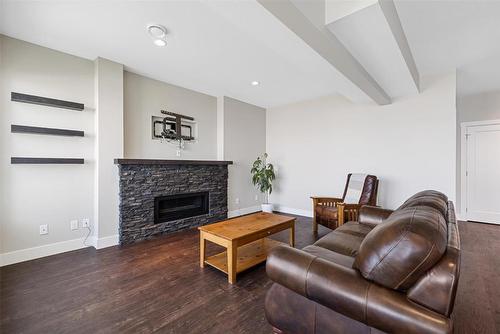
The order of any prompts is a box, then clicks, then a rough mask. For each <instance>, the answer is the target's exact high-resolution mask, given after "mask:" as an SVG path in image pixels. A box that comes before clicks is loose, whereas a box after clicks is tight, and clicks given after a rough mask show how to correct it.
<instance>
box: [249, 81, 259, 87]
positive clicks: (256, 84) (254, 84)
mask: <svg viewBox="0 0 500 334" xmlns="http://www.w3.org/2000/svg"><path fill="white" fill-rule="evenodd" d="M251 84H252V86H258V85H259V84H260V82H258V81H252V82H251Z"/></svg>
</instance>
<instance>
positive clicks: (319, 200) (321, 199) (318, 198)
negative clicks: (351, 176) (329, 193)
mask: <svg viewBox="0 0 500 334" xmlns="http://www.w3.org/2000/svg"><path fill="white" fill-rule="evenodd" d="M311 199H312V200H313V201H314V203H316V204H319V203H339V202H340V203H341V202H342V201H343V200H342V198H338V197H324V196H311Z"/></svg>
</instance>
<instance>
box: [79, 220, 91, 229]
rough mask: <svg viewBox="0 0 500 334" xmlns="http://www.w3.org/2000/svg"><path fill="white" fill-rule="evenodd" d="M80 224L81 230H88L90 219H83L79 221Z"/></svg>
mask: <svg viewBox="0 0 500 334" xmlns="http://www.w3.org/2000/svg"><path fill="white" fill-rule="evenodd" d="M81 223H82V227H83V228H90V219H88V218H83V219H82V220H81Z"/></svg>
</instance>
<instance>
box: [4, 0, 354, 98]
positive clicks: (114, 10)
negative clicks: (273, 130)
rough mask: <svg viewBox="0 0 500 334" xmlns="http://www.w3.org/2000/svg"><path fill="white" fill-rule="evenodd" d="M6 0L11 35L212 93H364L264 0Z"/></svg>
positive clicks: (249, 95)
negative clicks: (152, 32) (159, 39)
mask: <svg viewBox="0 0 500 334" xmlns="http://www.w3.org/2000/svg"><path fill="white" fill-rule="evenodd" d="M2 3H3V9H2V11H1V14H0V15H1V17H0V32H1V33H3V34H5V35H8V36H10V37H14V38H18V39H21V40H25V41H28V42H31V43H34V44H38V45H42V46H46V47H49V48H52V49H56V50H60V51H63V52H67V53H69V54H73V55H77V56H80V57H84V58H87V59H90V60H94V59H95V58H96V57H98V56H100V57H104V58H107V59H110V60H113V61H116V62H119V63H122V64H124V65H125V66H126V68H127V69H128V70H130V71H133V72H136V73H139V74H143V75H146V76H148V77H151V78H154V79H158V80H161V81H165V82H168V83H172V84H175V85H179V86H182V87H186V88H189V89H193V90H197V91H200V92H203V93H206V94H210V95H213V96H222V95H225V96H230V97H233V98H236V99H239V100H242V101H245V102H249V103H252V104H255V105H258V106H262V107H270V106H276V105H282V104H286V103H290V102H295V101H300V100H304V99H310V98H315V97H318V96H324V95H328V94H331V93H332V92H340V93H341V94H344V95H346V96H350V97H354V98H355V97H356V96H358V97H363V96H364V93H362V92H361V91H360V90H359V89H358V88H357V87H356V86H354V85H353V84H351V83H350V82H349V81H348V80H346V79H345V78H344V77H343V76H342V75H341V74H340V73H339V72H338V71H337V70H336V69H335V68H333V67H332V66H331V65H330V64H329V63H328V62H327V61H325V60H324V59H323V58H322V57H321V56H319V55H318V54H317V53H316V52H314V51H313V50H312V49H310V48H309V47H308V46H307V45H306V44H305V43H304V42H303V41H302V40H300V39H299V38H298V37H297V36H295V34H293V33H292V32H291V31H290V30H289V29H288V28H286V27H285V26H284V25H282V24H281V23H280V22H279V21H277V20H276V19H275V18H274V17H273V16H272V15H271V14H269V13H268V12H267V11H266V10H265V9H264V8H263V7H262V6H261V5H260V4H258V3H257V2H255V1H245V2H229V1H212V2H209V1H9V0H4V1H2ZM150 23H159V24H162V25H164V26H165V27H166V28H167V30H168V35H167V41H168V44H167V46H166V47H164V48H159V47H156V46H155V45H153V43H152V41H151V38H150V37H149V35H148V34H147V31H146V26H147V25H148V24H150ZM254 80H257V81H259V82H260V85H259V86H252V85H251V84H250V83H251V82H252V81H254Z"/></svg>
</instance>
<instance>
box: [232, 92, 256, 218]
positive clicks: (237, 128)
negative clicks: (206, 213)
mask: <svg viewBox="0 0 500 334" xmlns="http://www.w3.org/2000/svg"><path fill="white" fill-rule="evenodd" d="M223 108H224V113H223V118H224V122H223V123H224V125H223V126H224V129H223V138H224V146H223V148H224V160H232V161H233V162H234V164H233V165H230V166H229V179H228V211H229V213H230V216H233V215H239V214H245V213H249V212H252V211H258V210H260V204H261V203H262V201H263V196H262V194H261V193H260V192H259V191H258V190H257V189H256V188H255V187H254V186H253V184H252V181H251V174H250V169H251V166H252V164H253V162H254V161H255V159H257V157H258V156H260V155H262V154H263V153H264V152H265V149H266V110H265V109H264V108H260V107H257V106H254V105H252V104H248V103H245V102H241V101H238V100H235V99H232V98H228V97H224V103H223ZM256 196H257V200H256V199H255V198H256ZM236 199H239V203H237V201H236Z"/></svg>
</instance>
